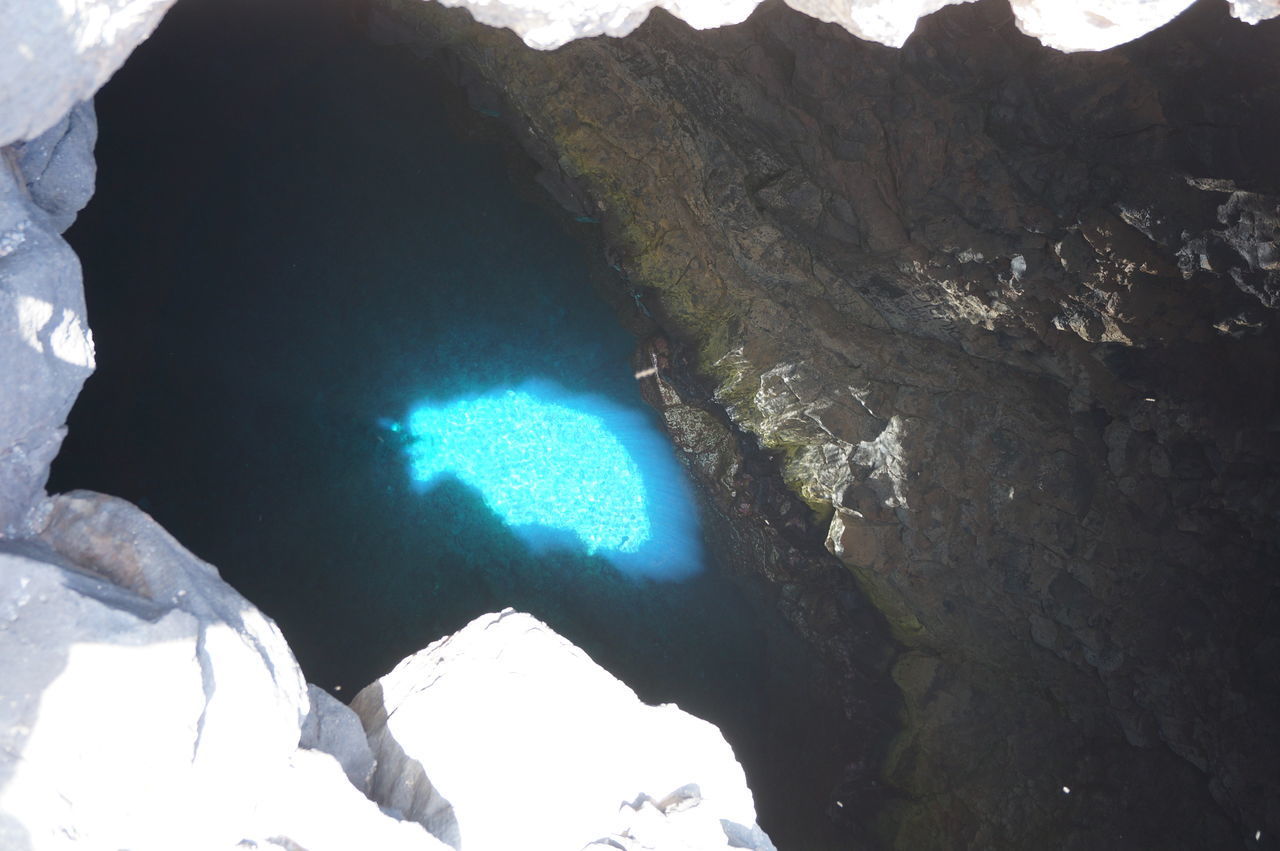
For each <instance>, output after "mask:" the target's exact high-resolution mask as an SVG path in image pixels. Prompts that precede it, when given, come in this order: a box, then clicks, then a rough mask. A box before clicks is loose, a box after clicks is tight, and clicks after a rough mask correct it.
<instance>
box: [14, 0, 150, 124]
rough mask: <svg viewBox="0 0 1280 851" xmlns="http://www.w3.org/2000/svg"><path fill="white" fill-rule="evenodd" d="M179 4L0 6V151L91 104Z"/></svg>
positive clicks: (90, 1) (119, 0) (23, 2)
mask: <svg viewBox="0 0 1280 851" xmlns="http://www.w3.org/2000/svg"><path fill="white" fill-rule="evenodd" d="M171 5H173V0H82V2H77V3H70V4H68V3H56V2H51V0H3V2H0V20H2V21H4V27H3V28H0V146H4V145H8V144H11V143H13V142H17V141H21V140H23V139H33V138H35V137H36V136H38V135H40V134H41V133H43V132H45V131H46V130H48V129H49V128H50V127H52V126H53V125H54V124H56V123H57V122H59V121H60V120H62V117H63V116H64V115H66V114H67V112H68V111H69V110H70V109H71V108H72V107H73V106H74V105H75V104H77V103H79V102H80V101H82V100H87V99H88V98H90V97H92V96H93V93H94V92H96V91H97V90H98V89H99V88H101V86H102V84H103V83H105V82H106V81H107V80H108V79H109V78H110V77H111V75H112V74H114V73H115V71H116V69H117V68H119V67H120V66H121V65H123V64H124V61H125V59H126V58H127V57H128V56H129V54H130V53H132V52H133V49H134V48H135V47H137V46H138V45H139V44H140V43H141V42H142V41H143V39H145V38H146V37H147V36H149V35H151V32H152V30H154V29H155V27H156V25H157V24H158V23H160V18H161V17H163V15H164V13H165V12H166V11H167V10H168V8H169V7H170V6H171Z"/></svg>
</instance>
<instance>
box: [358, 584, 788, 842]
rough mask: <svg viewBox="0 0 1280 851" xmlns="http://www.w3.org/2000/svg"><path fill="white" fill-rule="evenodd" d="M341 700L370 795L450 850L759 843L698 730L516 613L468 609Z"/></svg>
mask: <svg viewBox="0 0 1280 851" xmlns="http://www.w3.org/2000/svg"><path fill="white" fill-rule="evenodd" d="M352 707H353V708H354V709H355V710H356V712H357V713H358V714H359V715H360V718H361V720H362V721H363V722H364V725H365V728H366V730H367V731H368V734H369V741H370V743H371V744H372V746H373V749H374V753H375V755H376V756H377V760H378V767H377V770H376V771H375V773H374V777H373V786H372V797H373V798H374V800H376V801H378V802H379V803H381V804H382V805H383V806H384V807H387V808H389V809H390V810H391V811H393V812H397V813H399V814H402V815H403V817H405V818H408V819H411V820H414V821H417V822H419V823H421V824H423V825H424V826H426V827H427V829H428V830H430V831H431V833H432V834H433V835H435V836H437V837H439V838H440V839H442V840H444V841H445V842H446V843H448V844H449V845H450V846H451V847H453V848H466V849H469V851H489V849H493V851H499V849H509V848H526V849H530V851H541V849H545V850H546V851H553V850H554V849H564V848H584V847H589V848H597V847H598V848H624V849H636V851H639V849H645V848H655V849H656V848H662V849H680V848H689V849H712V848H753V849H757V851H770V850H771V849H772V848H773V844H772V843H771V842H770V841H769V839H768V837H767V836H765V834H764V833H763V832H762V831H761V830H760V828H759V827H757V826H756V824H755V809H754V806H753V803H752V800H751V792H750V790H749V789H747V785H746V778H745V776H744V775H743V773H742V768H741V766H739V765H738V763H737V762H736V761H735V760H734V757H733V752H732V750H731V749H730V748H729V745H728V743H726V742H725V740H724V738H723V737H722V736H721V735H720V732H719V731H718V730H717V729H716V728H715V727H714V726H712V725H711V724H708V723H707V722H705V721H701V720H699V719H697V718H694V717H693V716H691V715H687V714H685V713H683V712H681V711H680V710H679V709H678V708H676V707H675V706H670V705H663V706H657V707H653V706H645V705H644V704H642V703H641V702H640V700H639V698H637V697H636V695H635V694H634V693H633V692H632V691H631V690H630V689H629V688H627V687H626V686H625V685H623V684H622V683H621V682H619V681H618V680H616V679H614V678H613V677H612V676H611V675H610V674H609V673H608V672H607V671H605V670H604V669H603V668H601V667H600V666H598V665H596V664H595V663H594V662H592V661H591V660H590V659H589V658H588V657H587V655H586V654H585V653H583V652H582V651H581V650H579V649H578V648H576V647H574V646H573V645H572V644H570V643H569V642H568V641H566V640H565V639H563V638H561V637H560V636H558V635H556V634H555V633H554V632H552V631H551V629H550V628H549V627H547V626H546V625H545V624H543V623H541V622H539V621H537V620H535V619H534V618H532V617H530V616H529V615H524V614H519V613H516V612H513V611H511V610H510V609H508V610H506V611H504V612H501V613H499V614H492V615H485V616H483V617H480V618H477V619H476V620H474V621H472V622H471V623H470V624H469V625H468V626H467V627H466V628H464V629H463V630H461V631H460V632H458V633H456V634H454V635H452V636H449V637H447V638H444V639H441V640H440V641H437V642H436V643H435V644H432V645H431V646H430V647H427V648H426V649H425V650H422V651H421V652H419V653H416V654H414V655H413V656H410V657H409V658H408V659H406V660H405V661H403V662H401V663H400V664H399V665H398V666H397V667H396V669H395V670H394V671H392V672H391V673H390V674H387V675H386V676H385V677H383V678H382V679H380V680H378V682H376V683H374V684H373V685H371V686H369V687H368V688H366V689H365V690H364V691H362V692H360V694H359V695H357V696H356V699H355V701H353V703H352Z"/></svg>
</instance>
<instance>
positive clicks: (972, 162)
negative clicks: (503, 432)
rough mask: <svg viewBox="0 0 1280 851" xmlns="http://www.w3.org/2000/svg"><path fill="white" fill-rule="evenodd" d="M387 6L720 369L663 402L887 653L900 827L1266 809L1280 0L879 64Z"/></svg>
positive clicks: (705, 472)
mask: <svg viewBox="0 0 1280 851" xmlns="http://www.w3.org/2000/svg"><path fill="white" fill-rule="evenodd" d="M376 27H377V28H378V29H379V30H380V31H381V32H383V33H384V34H389V33H391V32H395V33H398V36H399V37H401V38H404V39H406V40H408V41H412V42H413V43H415V44H416V45H418V46H419V47H421V48H423V49H426V50H428V51H431V52H435V53H436V54H437V55H438V56H439V57H441V58H442V59H443V60H444V61H445V62H447V63H449V64H450V65H451V67H452V68H453V69H454V71H455V73H456V75H457V76H458V78H459V79H460V80H461V81H462V82H463V83H464V84H466V85H467V86H468V87H469V88H470V90H471V91H472V92H473V94H474V96H475V97H476V98H477V102H478V103H483V104H485V106H486V108H490V109H496V110H497V111H499V112H500V113H502V115H503V117H504V119H505V120H506V121H508V123H509V124H510V125H511V126H512V127H513V128H515V130H516V132H517V133H518V134H519V135H520V136H521V137H522V139H523V141H524V142H525V143H526V145H527V147H528V149H529V150H530V152H531V153H533V155H534V156H535V158H537V159H538V161H539V162H540V163H541V164H542V166H543V168H544V169H545V171H544V174H543V175H542V179H541V180H542V182H543V183H544V184H547V185H551V186H553V187H555V189H556V191H555V194H556V195H557V197H559V198H561V199H572V202H573V203H578V204H581V205H582V211H583V212H584V213H586V214H588V215H590V216H592V217H595V218H598V219H599V220H600V221H601V223H602V225H603V228H604V233H605V237H606V239H607V241H608V242H609V244H610V248H611V257H612V258H613V259H614V261H615V262H616V265H617V266H618V267H620V269H621V270H622V271H623V272H624V273H625V275H626V277H627V279H628V280H629V281H630V282H631V284H632V285H633V286H634V287H636V290H637V293H638V294H639V293H645V294H647V300H646V301H645V304H648V305H649V306H650V307H651V308H652V312H653V314H654V316H655V318H656V319H657V321H658V323H659V324H660V325H661V327H662V328H663V330H664V331H665V332H666V334H668V335H669V336H671V337H673V338H675V339H678V340H681V341H684V342H685V343H686V344H687V345H688V346H690V347H691V349H692V350H693V351H694V352H695V353H696V354H695V356H694V358H693V371H694V372H696V373H697V375H699V376H700V377H701V378H702V380H704V381H706V382H709V383H710V385H713V386H714V388H715V390H714V400H713V401H714V403H715V404H714V405H711V406H710V407H708V406H707V405H705V404H703V403H702V400H698V403H697V404H692V405H690V404H689V400H688V399H685V398H683V397H682V395H681V394H680V392H679V391H678V390H675V389H674V388H673V389H671V392H670V393H667V392H656V393H655V394H654V395H655V401H656V403H657V404H659V406H660V407H662V408H663V409H664V410H665V412H666V416H667V419H668V422H669V425H670V426H671V428H672V430H673V433H674V434H675V435H676V437H677V440H678V441H679V442H680V443H681V444H682V445H684V446H685V448H686V449H687V451H688V452H689V453H690V455H691V456H692V462H693V467H694V468H695V469H696V470H698V471H700V473H701V476H702V479H703V481H704V484H706V486H708V487H710V488H712V489H715V488H717V487H718V488H719V491H720V494H721V496H722V498H723V503H724V505H725V506H726V512H732V511H733V506H734V505H740V506H742V505H744V503H742V501H741V499H740V496H741V494H739V493H736V492H735V484H734V482H735V476H737V474H738V471H737V470H736V468H735V464H737V461H735V460H734V456H733V453H730V452H726V451H724V450H725V447H728V446H729V445H730V442H731V441H730V437H731V433H730V430H729V429H728V428H727V426H724V425H723V424H721V422H720V421H719V420H717V419H716V417H715V416H714V411H713V410H712V409H713V408H714V407H716V405H718V406H719V407H720V408H722V409H723V411H725V412H727V414H728V418H729V420H730V421H731V422H732V424H733V425H734V426H736V427H737V428H739V429H741V430H743V431H744V432H746V433H749V434H751V435H754V436H756V437H757V438H758V440H759V441H760V443H761V444H762V445H763V446H764V447H766V448H768V449H771V450H773V451H775V452H776V453H777V454H778V456H779V457H781V458H782V459H783V476H784V478H785V480H786V481H787V483H788V484H789V485H790V486H791V487H792V489H793V490H794V491H795V492H796V493H797V494H799V495H800V496H801V497H802V498H803V499H804V500H805V501H806V502H808V503H809V504H810V506H812V507H813V508H814V509H815V510H816V511H817V513H818V515H817V516H818V517H819V518H821V520H822V524H821V525H822V526H826V527H828V528H826V529H825V530H824V529H822V528H818V529H816V530H815V529H812V528H810V529H809V530H808V531H807V532H806V530H805V528H804V527H805V526H806V524H809V526H813V520H812V518H806V519H805V520H804V521H803V522H800V523H799V524H797V528H796V530H795V531H796V533H797V534H798V535H799V536H800V537H801V538H803V537H804V535H805V534H809V535H811V536H816V538H817V540H819V541H820V540H821V538H822V536H823V535H824V534H825V536H826V540H827V545H828V547H829V549H830V550H831V551H832V552H833V553H835V554H836V555H837V556H838V557H839V558H840V559H842V560H843V562H844V563H845V564H846V565H847V566H848V568H849V570H850V571H851V572H852V573H853V575H854V576H855V577H856V578H857V580H858V582H859V584H860V585H861V587H862V589H863V590H864V591H865V593H866V594H867V595H868V597H869V598H870V599H871V600H872V601H873V602H874V603H875V605H876V606H877V608H879V610H880V611H881V612H883V613H884V615H885V617H886V618H887V619H888V621H889V622H890V624H891V625H892V627H893V629H894V632H895V635H896V637H897V638H898V639H899V641H901V642H902V643H903V644H904V645H906V647H907V648H908V650H907V651H906V652H905V653H904V654H903V655H901V657H900V658H899V660H898V662H897V664H896V667H895V669H894V680H895V682H896V683H897V685H898V687H899V688H900V689H901V690H902V693H903V696H904V699H905V706H906V708H905V712H904V719H903V721H904V729H903V732H902V733H901V735H900V736H899V737H898V739H897V741H896V743H895V745H894V748H893V750H892V753H891V754H890V756H889V759H888V762H887V764H886V765H885V767H884V775H885V777H886V778H887V779H888V781H889V782H890V783H891V784H892V785H893V786H894V787H895V788H896V789H898V790H899V791H900V792H901V793H902V803H901V804H900V805H899V806H895V807H893V808H891V809H890V810H889V811H888V812H886V813H885V816H884V820H883V828H884V831H885V833H886V835H887V841H888V843H889V844H892V845H894V846H896V847H902V848H914V849H921V848H950V847H981V848H1017V847H1055V848H1081V849H1084V848H1088V849H1103V848H1152V847H1206V848H1207V847H1233V846H1239V845H1241V844H1246V845H1249V844H1250V843H1252V842H1253V839H1254V832H1255V831H1261V832H1262V835H1263V839H1262V842H1263V843H1264V844H1265V843H1266V842H1269V841H1273V839H1272V838H1273V837H1276V836H1277V835H1280V797H1278V796H1277V795H1276V794H1275V790H1276V789H1277V788H1280V746H1278V745H1277V742H1278V741H1280V737H1277V736H1276V735H1275V733H1276V730H1277V727H1278V726H1280V722H1278V717H1280V680H1278V679H1277V674H1276V671H1277V670H1278V669H1280V636H1278V634H1277V630H1278V626H1277V624H1280V577H1277V574H1276V570H1275V565H1276V564H1277V563H1278V562H1277V555H1278V552H1277V549H1278V544H1280V540H1278V531H1277V530H1278V529H1280V526H1278V525H1277V523H1276V520H1277V516H1278V514H1277V512H1278V510H1280V477H1278V475H1277V474H1278V473H1280V406H1278V402H1280V399H1277V390H1276V388H1277V378H1278V377H1280V376H1278V375H1277V366H1278V364H1277V360H1278V355H1280V350H1278V348H1277V337H1276V334H1277V332H1276V328H1275V324H1276V316H1275V309H1276V307H1277V306H1280V249H1278V248H1277V247H1276V246H1277V244H1278V243H1280V159H1278V158H1277V157H1276V156H1275V152H1274V145H1275V139H1276V138H1277V135H1278V131H1280V122H1278V120H1277V117H1278V116H1280V24H1276V23H1270V24H1262V25H1260V26H1258V27H1255V28H1250V27H1247V26H1245V25H1243V24H1239V23H1236V22H1233V21H1230V20H1229V19H1228V18H1227V16H1226V12H1225V10H1223V9H1219V8H1218V7H1216V6H1212V7H1211V6H1205V5H1204V4H1201V5H1200V6H1197V7H1196V8H1194V9H1192V10H1191V11H1190V12H1188V13H1187V14H1186V15H1184V16H1183V17H1182V18H1181V19H1179V20H1178V21H1177V22H1175V23H1174V24H1172V25H1170V26H1169V27H1166V28H1165V29H1163V30H1161V31H1159V32H1157V33H1155V34H1153V35H1150V36H1148V37H1146V38H1144V39H1142V40H1140V41H1138V42H1135V43H1133V44H1131V45H1126V46H1125V47H1122V48H1119V49H1115V50H1112V51H1108V52H1106V53H1101V54H1077V55H1070V56H1066V55H1061V54H1056V53H1053V52H1051V51H1048V50H1046V49H1044V48H1042V47H1040V46H1039V45H1038V44H1036V43H1035V42H1033V41H1031V40H1030V39H1028V38H1026V37H1025V36H1022V35H1020V34H1019V33H1018V32H1017V31H1016V30H1015V28H1014V27H1013V26H1012V24H1011V22H1010V21H1009V19H1008V10H1007V8H1004V7H1002V6H1000V5H998V4H994V3H991V2H980V3H977V4H975V5H972V6H961V7H952V8H949V9H947V10H945V11H944V12H942V13H939V14H938V15H935V16H933V17H931V18H929V19H926V20H925V21H923V22H922V25H921V27H920V29H919V30H918V32H917V34H916V36H914V37H913V38H912V39H911V40H910V41H909V42H908V44H907V45H906V46H905V47H904V48H903V49H902V50H901V51H895V50H892V49H889V48H884V47H880V46H878V45H872V44H867V43H864V42H860V41H858V40H857V39H855V38H853V37H852V36H850V35H848V34H847V33H845V32H844V31H842V30H840V29H838V28H836V27H834V26H831V25H825V24H821V23H818V22H816V21H814V20H811V19H808V18H805V17H802V16H800V15H798V14H795V13H793V12H790V11H788V10H787V9H785V8H782V7H781V6H779V5H771V6H766V7H765V8H764V9H762V10H760V11H759V12H757V14H756V15H755V16H754V17H753V18H752V19H751V20H750V21H748V22H747V23H746V24H744V25H742V26H739V27H733V28H727V29H723V30H717V31H713V32H703V33H695V32H693V31H691V30H689V29H688V28H687V27H685V26H684V25H682V24H679V23H677V22H674V21H672V20H671V19H670V18H667V17H665V16H662V15H660V14H655V15H654V16H653V19H652V20H650V22H649V23H647V24H646V25H645V26H643V27H642V28H641V29H640V30H639V31H637V32H636V33H635V34H634V35H633V36H631V37H628V38H627V39H623V40H609V39H596V40H590V41H584V42H575V43H573V44H570V45H568V46H566V47H564V48H561V49H560V50H557V51H555V52H552V53H537V52H534V51H531V50H528V49H526V48H524V47H523V46H522V45H520V44H519V43H518V42H517V41H516V39H515V38H514V37H513V36H511V35H510V34H509V33H506V32H502V31H496V30H488V29H484V28H482V27H478V26H476V25H474V24H473V23H472V22H471V21H470V20H469V19H468V18H467V16H466V15H465V13H458V12H450V11H445V10H441V9H438V8H436V7H435V6H434V5H430V4H421V3H419V2H417V0H392V2H390V3H389V5H388V7H387V11H386V13H385V14H383V15H382V16H381V17H379V19H378V21H377V22H376ZM638 303H639V302H638ZM640 365H643V364H640ZM659 389H660V388H659ZM739 483H740V480H739ZM752 510H753V509H752V506H751V504H750V500H748V501H747V503H746V504H745V507H743V508H742V511H743V513H750V512H751V511H752ZM766 561H767V563H769V564H774V565H779V564H784V563H785V561H786V560H785V558H775V559H773V560H772V561H768V560H766ZM772 569H773V568H771V570H772ZM777 569H778V570H779V571H780V573H779V575H776V576H770V578H771V579H773V580H774V581H775V582H778V583H780V584H781V585H782V586H784V588H785V586H786V585H787V583H788V581H789V579H788V577H787V576H786V575H785V571H782V569H781V568H777ZM824 582H825V580H824ZM801 587H807V588H809V589H810V591H811V592H812V593H813V594H819V595H820V593H821V591H820V589H822V588H827V587H830V586H829V585H824V584H822V583H818V584H816V585H815V584H810V585H808V586H804V585H803V583H801ZM794 599H795V598H794V596H793V595H788V593H785V592H784V593H781V594H780V595H779V603H780V605H784V606H785V605H786V604H787V601H788V600H794ZM819 604H820V600H817V599H812V598H811V599H810V600H809V602H808V603H807V604H806V605H804V606H800V607H798V608H797V609H796V610H795V611H794V612H793V613H792V619H793V622H795V621H803V620H805V618H806V617H808V616H809V615H810V614H811V613H812V612H815V611H818V610H819V608H820V605H819ZM841 622H842V623H843V622H844V621H841ZM823 629H825V627H823V626H817V627H811V628H810V630H809V634H810V635H811V636H817V635H819V634H820V633H822V632H823ZM841 635H842V634H841V633H840V632H839V630H838V629H837V630H835V632H834V636H835V637H834V638H833V637H831V635H828V640H827V650H826V651H825V652H826V653H827V654H828V655H829V656H830V657H831V658H837V657H838V656H839V647H840V642H841V641H843V640H844V639H843V638H842V637H841ZM815 640H817V639H815ZM849 664H850V665H853V664H854V663H853V662H849ZM1067 790H1070V791H1069V792H1068V791H1067Z"/></svg>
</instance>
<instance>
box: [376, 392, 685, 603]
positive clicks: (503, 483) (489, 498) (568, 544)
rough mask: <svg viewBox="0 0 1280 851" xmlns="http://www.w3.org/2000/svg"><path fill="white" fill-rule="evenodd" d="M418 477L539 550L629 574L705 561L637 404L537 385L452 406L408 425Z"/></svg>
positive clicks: (674, 478)
mask: <svg viewBox="0 0 1280 851" xmlns="http://www.w3.org/2000/svg"><path fill="white" fill-rule="evenodd" d="M390 428H391V430H392V431H393V432H394V433H397V434H399V433H403V434H405V435H406V438H407V442H406V453H407V455H408V456H409V472H410V475H411V476H412V478H413V480H414V481H415V482H418V483H420V484H422V485H423V487H424V488H430V487H432V486H434V485H435V484H437V483H438V482H439V480H440V479H441V477H444V476H452V477H454V478H456V479H457V480H458V481H459V482H461V483H462V484H464V485H466V486H468V487H470V488H473V489H474V490H476V491H477V492H478V493H479V494H480V497H481V498H482V499H483V500H484V504H485V507H486V508H488V509H489V510H490V511H492V512H493V513H494V514H496V515H497V516H498V517H499V518H501V519H502V521H503V522H504V523H506V524H507V526H509V527H511V529H512V531H514V532H515V534H516V535H517V536H518V537H519V538H520V539H521V540H522V541H524V542H525V543H526V544H527V545H528V546H529V548H530V550H531V551H532V552H534V553H537V554H538V555H540V556H550V557H554V556H555V555H556V554H557V553H573V552H583V553H586V554H587V555H600V556H603V557H604V558H605V559H606V560H608V562H609V563H610V564H612V565H613V566H614V567H616V568H618V569H619V570H621V571H622V572H624V573H626V574H627V575H629V576H632V577H637V578H640V577H643V578H647V579H655V580H665V581H678V580H681V579H686V578H688V577H689V576H691V575H693V574H695V573H697V572H698V571H699V570H701V568H702V552H701V551H702V547H701V543H700V541H699V539H698V528H697V520H696V518H697V511H696V508H695V507H694V503H693V494H692V492H691V490H690V488H689V485H688V483H687V481H686V479H685V472H684V470H683V468H681V467H680V465H679V463H677V461H676V459H675V457H674V453H673V452H672V450H671V446H670V444H669V443H668V442H666V441H665V440H663V438H662V436H661V434H660V432H658V430H657V429H655V428H654V427H653V424H652V423H650V422H648V421H647V420H646V419H645V418H644V417H643V416H641V415H640V413H639V412H638V411H635V410H630V409H628V408H626V407H624V406H622V405H618V404H613V403H610V402H608V401H606V400H604V399H603V398H600V397H595V396H589V395H582V394H570V393H568V392H566V391H565V390H564V389H563V388H561V387H558V386H556V385H554V384H552V383H550V382H546V381H528V382H525V383H524V384H522V385H521V386H520V387H519V388H516V389H500V390H495V391H492V392H490V393H485V394H481V395H479V396H476V397H473V398H465V399H459V400H454V401H451V402H449V403H447V404H443V405H431V404H421V405H418V406H417V407H415V408H414V409H413V412H412V413H411V414H410V415H409V417H408V420H407V422H406V424H405V425H404V426H403V427H402V426H401V424H400V423H393V424H392V425H391V426H390Z"/></svg>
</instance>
